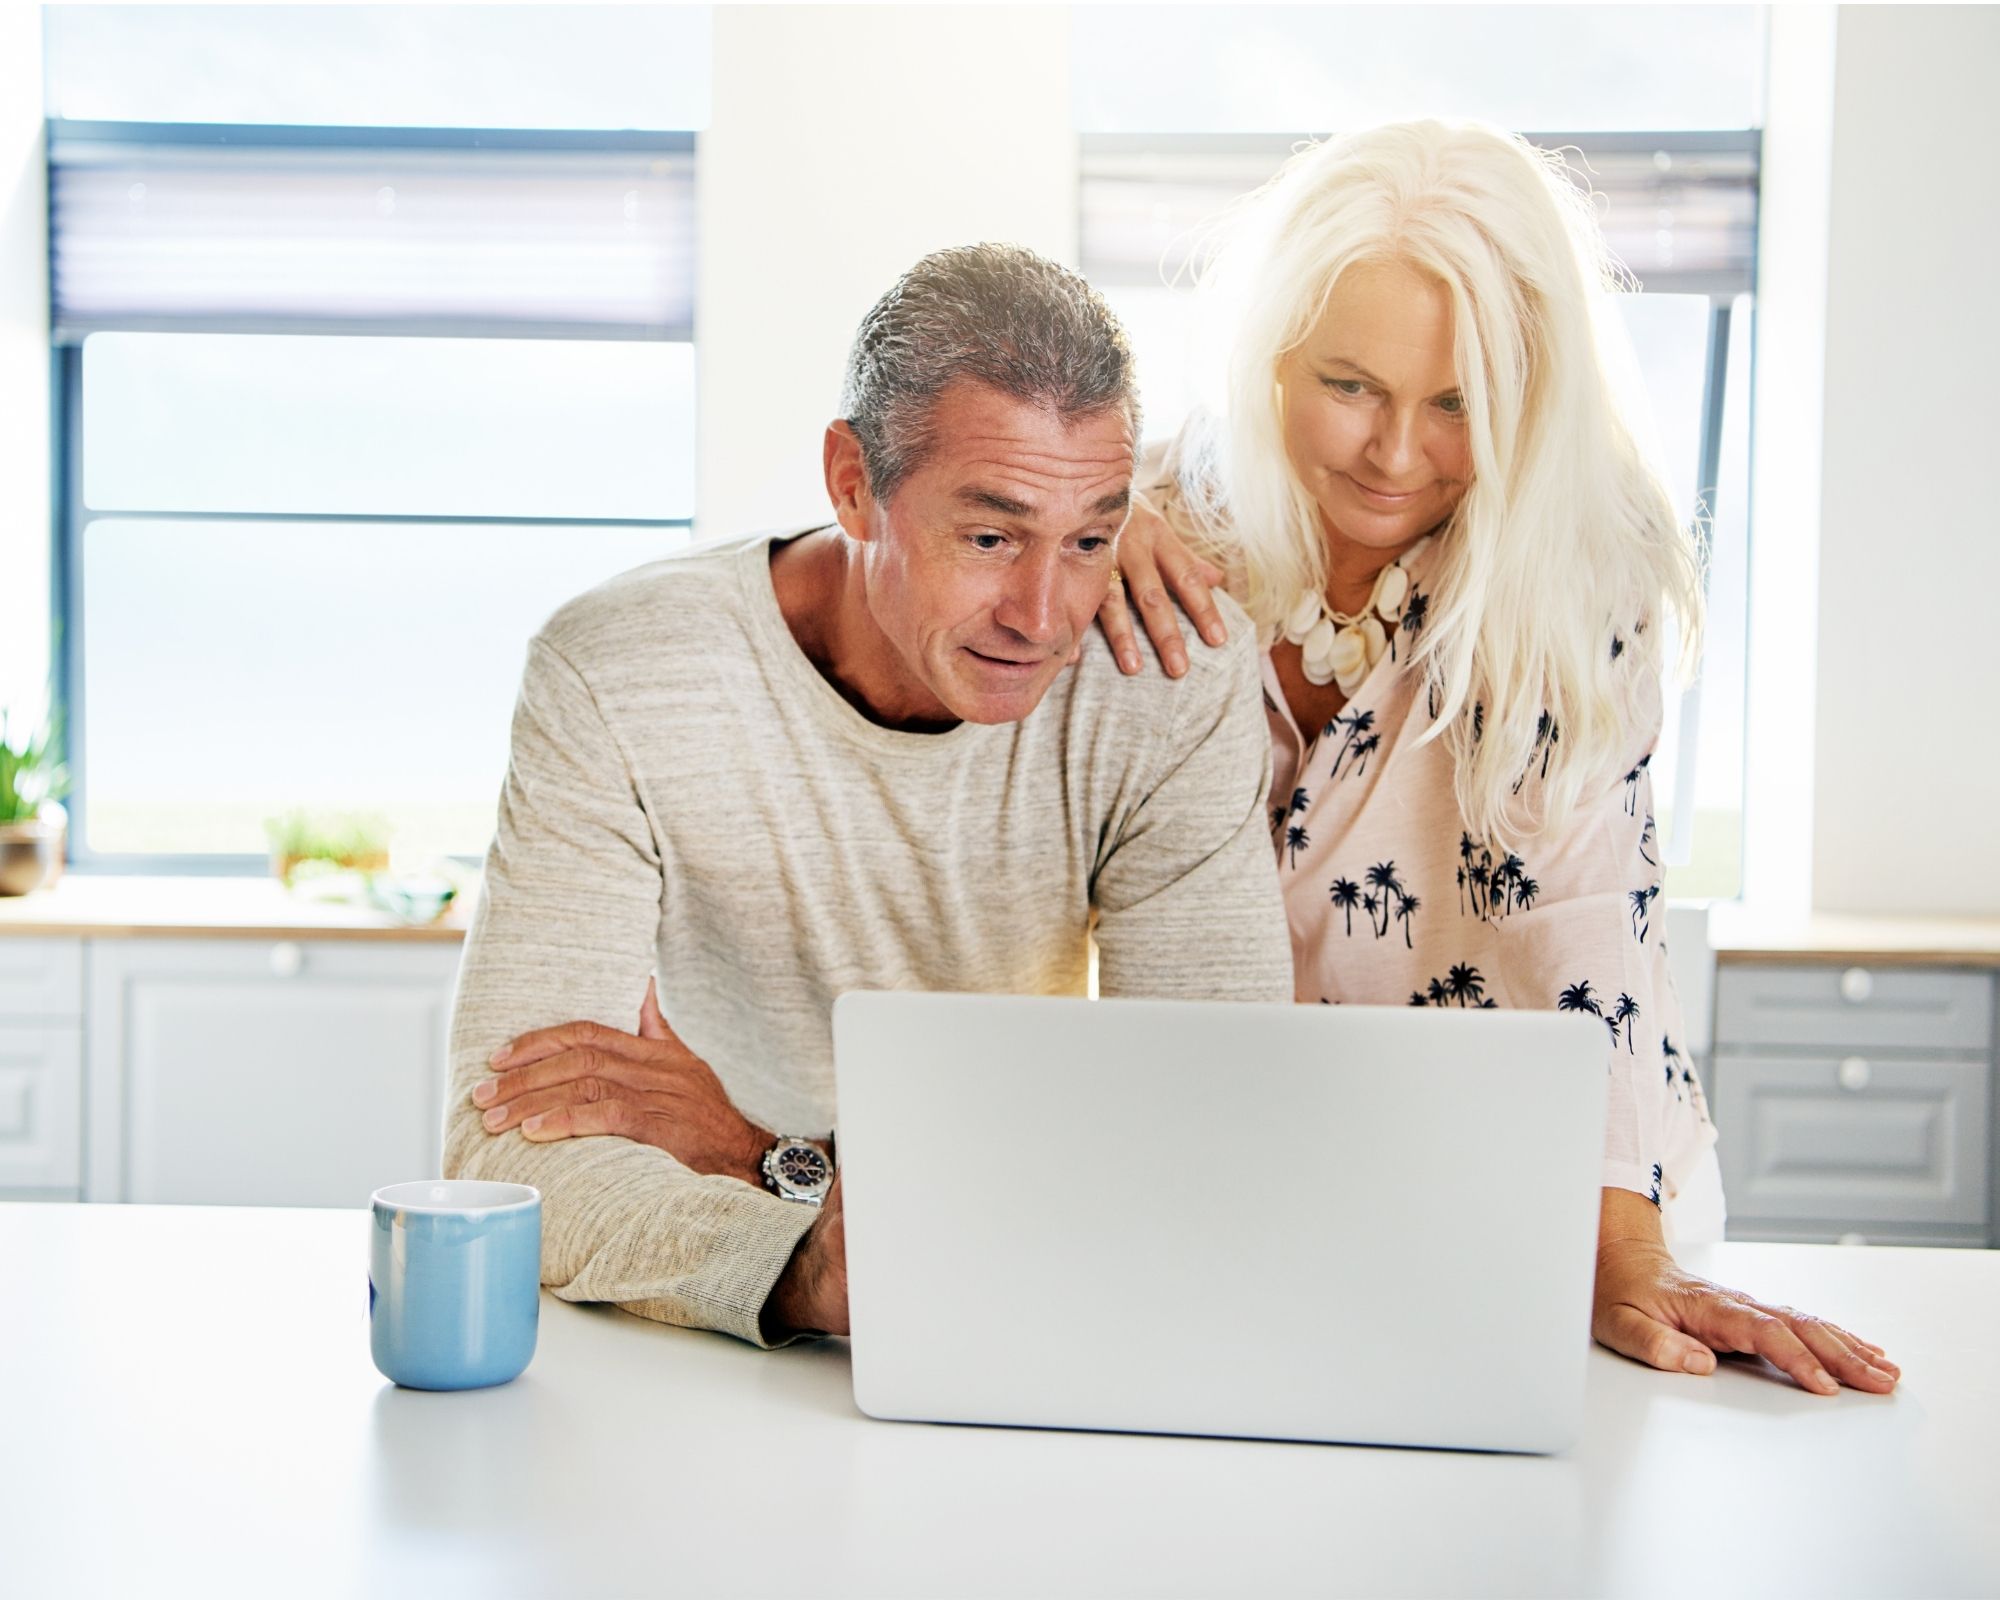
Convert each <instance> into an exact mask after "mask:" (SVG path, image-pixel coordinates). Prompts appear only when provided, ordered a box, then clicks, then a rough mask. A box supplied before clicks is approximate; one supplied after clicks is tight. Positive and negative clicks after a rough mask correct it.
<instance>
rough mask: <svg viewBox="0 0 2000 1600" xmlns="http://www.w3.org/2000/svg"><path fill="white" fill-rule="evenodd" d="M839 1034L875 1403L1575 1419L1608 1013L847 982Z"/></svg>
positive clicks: (1552, 1425) (1396, 1427)
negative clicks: (897, 989) (1062, 995)
mask: <svg viewBox="0 0 2000 1600" xmlns="http://www.w3.org/2000/svg"><path fill="white" fill-rule="evenodd" d="M833 1039H834V1061H835V1077H836V1087H837V1096H838V1101H839V1136H840V1164H841V1171H842V1175H843V1176H842V1193H843V1197H844V1203H845V1207H846V1228H847V1272H848V1285H847V1286H848V1297H849V1309H850V1316H851V1322H852V1329H853V1362H854V1399H855V1403H856V1404H857V1405H858V1406H860V1408H861V1409H862V1410H863V1411H865V1412H866V1413H868V1415H870V1416H873V1417H882V1418H890V1419H896V1420H905V1421H929V1422H976V1423H1000V1424H1008V1425H1014V1426H1024V1427H1054V1428H1096V1429H1114V1430H1120V1431H1129V1432H1146V1433H1193V1434H1224V1435H1232V1436H1238V1437H1249V1438H1266V1439H1314V1440H1329V1441H1336V1440H1337V1441H1345V1442H1351V1443H1371V1444H1396V1445H1433V1446H1448V1447H1458V1448H1467V1449H1476V1450H1524V1451H1554V1450H1561V1449H1564V1448H1565V1447H1567V1446H1568V1445H1569V1444H1570V1443H1571V1442H1572V1441H1573V1440H1574V1439H1575V1438H1576V1436H1577V1432H1578V1428H1579V1426H1580V1423H1581V1418H1582V1409H1583V1382H1584V1362H1585V1358H1586V1356H1587V1354H1588V1348H1589V1337H1590V1334H1589V1330H1590V1298H1591V1278H1592V1271H1593V1264H1594V1259H1595V1241H1596V1234H1597V1213H1598V1191H1599V1185H1600V1182H1601V1177H1600V1171H1601V1160H1602V1150H1603V1142H1604V1106H1605V1079H1606V1075H1605V1064H1604V1063H1605V1049H1606V1044H1607V1040H1606V1036H1605V1032H1604V1028H1603V1026H1602V1024H1601V1023H1600V1022H1599V1021H1598V1020H1597V1019H1595V1018H1592V1017H1579V1016H1575V1015H1567V1016H1565V1015H1558V1014H1556V1013H1553V1012H1532V1011H1461V1010H1447V1011H1438V1010H1431V1009H1427V1008H1426V1009H1415V1008H1410V1009H1401V1008H1391V1007H1375V1006H1292V1005H1231V1004H1221V1003H1213V1004H1210V1003H1190V1002H1180V1001H1149V1000H1100V1001H1091V1000H1077V999H1050V998H1026V997H1017V996H1000V995H948V994H877V993H855V994H848V995H843V996H842V997H841V999H840V1000H839V1002H838V1003H837V1004H836V1005H835V1006H834V1011H833Z"/></svg>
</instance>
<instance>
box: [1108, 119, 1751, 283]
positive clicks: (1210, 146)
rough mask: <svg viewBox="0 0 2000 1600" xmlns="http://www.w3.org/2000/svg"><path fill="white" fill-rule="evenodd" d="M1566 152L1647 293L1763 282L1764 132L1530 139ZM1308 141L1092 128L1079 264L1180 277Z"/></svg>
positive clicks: (1124, 276) (1116, 275) (1131, 277)
mask: <svg viewBox="0 0 2000 1600" xmlns="http://www.w3.org/2000/svg"><path fill="white" fill-rule="evenodd" d="M1527 137H1528V138H1529V140H1530V141H1531V142H1533V143H1534V144H1537V145H1539V146H1541V147H1542V148H1543V149H1566V150H1567V152H1568V160H1569V163H1570V165H1571V167H1572V169H1573V170H1575V171H1576V173H1577V174H1578V175H1579V176H1580V177H1581V178H1583V179H1585V180H1587V181H1588V183H1589V186H1590V190H1591V192H1592V194H1593V196H1594V197H1595V204H1596V206H1597V211H1598V217H1599V221H1600V223H1601V225H1602V227H1603V229H1604V236H1605V239H1606V242H1607V243H1608V244H1609V245H1610V247H1611V250H1612V252H1613V254H1615V255H1616V256H1617V257H1618V259H1619V260H1620V261H1622V262H1624V264H1625V265H1626V266H1627V267H1628V268H1629V269H1630V270H1631V271H1632V273H1633V274H1634V275H1635V276H1636V277H1637V278H1638V279H1639V280H1640V282H1641V283H1642V284H1643V285H1644V286H1645V288H1647V289H1648V290H1650V291H1652V292H1654V293H1663V294H1706V295H1732V294H1738V293H1747V292H1749V291H1751V290H1752V289H1753V287H1754V280H1755V277H1756V257H1757V169H1758V154H1759V150H1760V147H1761V137H1760V135H1758V134H1757V133H1755V132H1742V133H1737V132H1720V133H1671V134H1658V135H1653V134H1629V133H1616V134H1532V133H1531V134H1529V135H1527ZM1304 142H1305V140H1304V136H1293V135H1285V134H1086V135H1084V136H1083V151H1082V202H1083V204H1082V212H1083V228H1082V247H1083V270H1084V273H1085V275H1086V276H1087V277H1089V278H1090V280H1091V281H1092V282H1093V283H1096V284H1098V285H1100V286H1107V287H1108V286H1113V285H1122V286H1132V287H1137V286H1142V285H1148V284H1159V283H1162V282H1165V281H1170V280H1172V279H1173V278H1174V277H1175V275H1176V274H1177V273H1179V272H1180V271H1181V269H1182V267H1183V266H1184V264H1185V263H1186V262H1187V260H1188V257H1189V254H1190V252H1191V251H1192V250H1194V249H1195V248H1196V246H1198V245H1199V244H1200V243H1201V242H1202V240H1203V239H1204V237H1205V235H1206V233H1207V232H1208V231H1209V230H1211V229H1212V228H1213V227H1214V226H1215V225H1216V223H1217V222H1218V221H1219V220H1221V219H1222V218H1223V217H1224V216H1225V214H1226V212H1227V211H1228V209H1229V207H1230V206H1231V204H1232V203H1233V202H1235V201H1236V200H1238V199H1240V198H1241V197H1242V196H1244V195H1246V194H1249V193H1250V192H1251V191H1253V190H1255V189H1257V188H1259V187H1260V186H1261V185H1263V184H1264V183H1265V182H1266V181H1268V180H1269V179H1270V177H1271V176H1272V174H1273V173H1275V172H1276V171H1277V170H1278V167H1279V166H1280V164H1282V163H1283V161H1284V160H1285V158H1286V157H1287V156H1289V155H1290V154H1291V153H1292V151H1293V150H1294V149H1296V148H1298V147H1299V146H1300V145H1301V144H1302V143H1304Z"/></svg>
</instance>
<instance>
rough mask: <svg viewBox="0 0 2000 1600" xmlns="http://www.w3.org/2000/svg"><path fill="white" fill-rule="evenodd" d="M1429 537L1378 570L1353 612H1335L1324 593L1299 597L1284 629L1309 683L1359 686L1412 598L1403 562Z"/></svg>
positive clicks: (1349, 690)
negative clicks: (1365, 599)
mask: <svg viewBox="0 0 2000 1600" xmlns="http://www.w3.org/2000/svg"><path fill="white" fill-rule="evenodd" d="M1430 542H1431V541H1430V537H1429V535H1426V536H1425V537H1423V538H1421V539H1419V540H1418V541H1417V542H1416V543H1415V544H1413V545H1411V546H1410V548H1409V549H1407V550H1405V551H1404V552H1403V553H1402V554H1401V555H1400V556H1398V557H1397V558H1396V559H1395V560H1394V561H1391V562H1390V563H1389V564H1388V565H1387V566H1385V567H1384V568H1383V569H1382V570H1381V571H1380V572H1378V573H1376V574H1375V587H1374V588H1373V589H1371V590H1369V592H1368V603H1367V604H1366V605H1364V606H1363V607H1362V608H1361V609H1360V610H1359V611H1357V612H1355V613H1353V614H1352V615H1351V616H1350V615H1349V614H1347V613H1346V612H1342V611H1335V610H1334V609H1333V608H1332V607H1331V606H1329V605H1328V604H1327V603H1326V596H1325V595H1321V594H1307V595H1301V596H1300V597H1299V603H1298V604H1297V605H1295V606H1293V607H1292V609H1291V611H1290V613H1289V614H1288V615H1287V616H1286V617H1285V625H1284V629H1283V633H1284V636H1285V638H1286V639H1287V640H1288V641H1289V642H1290V643H1292V644H1295V645H1298V646H1299V647H1300V649H1299V669H1300V670H1301V671H1302V672H1304V673H1305V676H1306V682H1307V683H1310V684H1315V685H1317V684H1325V683H1337V684H1339V685H1340V692H1341V693H1342V694H1346V695H1351V694H1353V693H1354V691H1355V690H1356V689H1358V688H1360V687H1361V684H1362V680H1363V679H1365V678H1366V677H1367V676H1368V674H1369V673H1370V672H1372V671H1373V670H1374V667H1375V663H1376V662H1378V661H1380V660H1381V659H1382V656H1383V653H1384V652H1385V651H1387V650H1388V648H1389V630H1390V629H1392V628H1394V627H1395V626H1396V624H1397V623H1398V622H1400V621H1401V620H1402V617H1403V607H1404V605H1405V604H1406V603H1407V602H1408V600H1409V598H1410V575H1409V573H1407V572H1406V571H1404V570H1403V563H1404V562H1406V561H1413V560H1415V559H1416V558H1417V556H1419V555H1420V554H1422V553H1423V550H1424V548H1425V546H1427V545H1428V544H1429V543H1430Z"/></svg>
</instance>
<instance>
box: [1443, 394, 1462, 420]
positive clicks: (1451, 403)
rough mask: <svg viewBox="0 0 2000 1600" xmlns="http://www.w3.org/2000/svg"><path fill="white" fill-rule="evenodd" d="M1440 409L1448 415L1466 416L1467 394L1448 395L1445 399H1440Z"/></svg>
mask: <svg viewBox="0 0 2000 1600" xmlns="http://www.w3.org/2000/svg"><path fill="white" fill-rule="evenodd" d="M1438 410H1440V411H1442V412H1443V413H1444V414H1445V415H1446V416H1448V417H1462V416H1464V415H1465V396H1464V395H1460V394H1448V395H1446V396H1445V397H1444V398H1443V399H1441V400H1439V401H1438Z"/></svg>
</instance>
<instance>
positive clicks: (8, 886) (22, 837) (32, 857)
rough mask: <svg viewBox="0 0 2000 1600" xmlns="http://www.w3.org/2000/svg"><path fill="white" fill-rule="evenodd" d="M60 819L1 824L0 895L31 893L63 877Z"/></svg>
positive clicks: (62, 831)
mask: <svg viewBox="0 0 2000 1600" xmlns="http://www.w3.org/2000/svg"><path fill="white" fill-rule="evenodd" d="M63 833H64V828H63V825H62V824H61V823H60V822H5V823H0V895H15V894H33V893H34V892H35V891H36V890H37V889H45V888H47V887H48V886H49V885H50V884H52V883H54V882H55V881H56V879H58V878H60V877H61V876H62V869H63Z"/></svg>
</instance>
